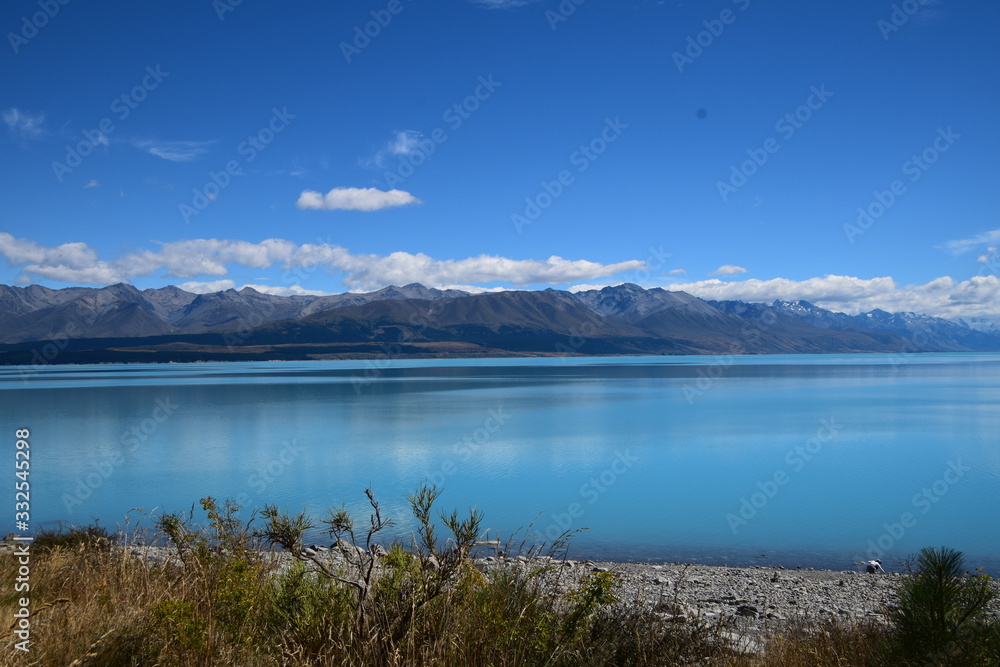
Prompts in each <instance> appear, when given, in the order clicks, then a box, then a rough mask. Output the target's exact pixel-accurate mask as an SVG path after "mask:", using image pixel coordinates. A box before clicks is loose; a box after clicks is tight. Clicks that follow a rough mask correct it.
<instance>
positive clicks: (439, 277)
mask: <svg viewBox="0 0 1000 667" xmlns="http://www.w3.org/2000/svg"><path fill="white" fill-rule="evenodd" d="M159 245H160V247H159V249H158V250H155V251H154V250H142V251H139V252H133V253H129V254H126V255H123V256H120V257H118V258H116V259H113V260H110V261H103V260H99V259H98V257H97V253H96V252H95V251H94V250H93V249H91V248H89V247H88V246H87V245H86V244H84V243H67V244H64V245H61V246H57V247H55V248H46V247H43V246H40V245H38V244H36V243H34V242H33V241H29V240H26V239H15V238H14V237H13V236H11V235H10V234H6V233H3V232H0V255H2V256H4V257H6V259H7V261H8V263H9V264H11V266H16V267H20V268H21V271H22V272H23V274H24V275H28V276H37V277H44V278H50V279H53V280H61V281H65V282H86V283H91V284H109V283H115V282H120V281H123V280H124V281H128V280H131V279H132V278H133V277H136V276H148V275H152V274H154V273H157V272H164V273H165V275H166V276H170V277H174V278H191V279H197V278H200V277H206V276H208V277H217V278H219V279H220V280H223V279H226V278H225V277H226V276H228V275H229V266H230V265H239V266H244V267H249V268H254V269H265V268H269V267H272V266H279V267H281V268H283V269H285V270H289V271H290V273H291V274H292V275H294V274H295V271H291V270H293V269H296V268H302V269H306V268H309V267H323V268H325V269H326V270H327V271H328V272H330V273H338V274H342V275H343V278H342V280H343V283H344V285H345V286H346V287H347V288H348V289H352V290H355V289H359V290H372V289H379V288H381V287H385V286H386V285H390V284H395V285H405V284H408V283H413V282H419V283H423V284H424V285H427V286H429V287H448V286H464V287H460V288H459V289H468V286H470V285H482V284H486V283H496V282H504V283H509V284H512V285H515V286H526V285H532V284H544V285H561V284H565V283H570V282H576V281H580V280H588V279H594V278H603V277H606V276H611V275H614V274H616V273H621V272H624V271H632V270H639V269H643V268H645V264H644V262H642V261H639V260H629V261H625V262H617V263H614V264H601V263H598V262H590V261H587V260H566V259H563V258H561V257H556V256H552V257H549V258H548V259H546V260H536V259H509V258H506V257H496V256H491V255H480V256H478V257H469V258H466V259H460V260H453V259H444V260H441V259H434V258H432V257H429V256H428V255H425V254H423V253H417V254H411V253H407V252H394V253H391V254H389V255H372V254H369V255H354V254H351V252H350V251H349V250H347V249H346V248H343V247H340V246H335V245H331V244H329V243H316V244H309V243H307V244H303V245H297V244H295V243H293V242H292V241H286V240H283V239H267V240H264V241H261V242H260V243H250V242H248V241H236V240H226V239H190V240H184V241H173V242H170V243H161V244H159ZM217 282H218V281H216V282H213V283H210V284H213V285H214V284H216V283H217ZM185 284H189V285H192V286H193V287H197V285H198V284H201V283H196V282H192V283H185ZM185 289H186V288H185ZM255 289H256V287H255ZM288 289H291V290H294V289H295V288H294V287H289V288H288ZM483 289H485V288H483ZM301 293H306V292H301Z"/></svg>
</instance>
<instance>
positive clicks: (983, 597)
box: [891, 547, 1000, 665]
mask: <svg viewBox="0 0 1000 667" xmlns="http://www.w3.org/2000/svg"><path fill="white" fill-rule="evenodd" d="M898 596H899V606H898V607H897V608H896V609H895V610H894V611H893V612H892V615H891V618H892V621H893V623H894V626H895V632H894V633H893V641H892V653H893V655H894V656H895V658H896V659H898V660H900V661H905V662H904V663H903V664H920V665H923V664H927V663H928V661H930V664H954V665H960V664H961V665H974V664H997V663H996V662H993V663H988V662H978V658H977V656H978V655H979V654H981V653H983V650H984V647H983V646H982V645H981V644H982V642H977V641H975V638H976V637H977V636H978V637H982V636H986V635H989V634H990V629H989V624H988V621H987V620H986V611H987V609H988V607H989V604H990V602H991V601H992V600H993V597H994V596H995V592H994V591H993V589H992V587H991V579H990V577H989V576H988V575H985V574H982V573H980V574H974V575H973V574H969V573H967V572H966V569H965V559H964V557H963V555H962V553H961V552H959V551H955V550H954V549H947V548H945V547H941V548H939V549H934V548H931V547H927V548H925V549H922V550H921V551H920V554H919V555H918V556H917V565H916V572H915V573H914V574H913V575H911V577H910V578H908V579H907V580H906V581H904V582H903V583H902V584H901V585H900V587H899V590H898ZM992 625H993V626H994V627H993V634H995V626H996V623H995V622H994V623H993V624H992ZM994 657H995V658H1000V656H994Z"/></svg>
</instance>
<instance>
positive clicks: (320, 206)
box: [295, 188, 423, 211]
mask: <svg viewBox="0 0 1000 667" xmlns="http://www.w3.org/2000/svg"><path fill="white" fill-rule="evenodd" d="M421 203H423V202H421V201H420V200H419V199H417V198H416V197H414V196H413V195H411V194H410V193H409V192H405V191H404V190H389V191H387V192H386V191H383V190H379V189H377V188H334V189H333V190H330V191H329V192H327V193H326V194H325V195H323V194H322V193H319V192H316V191H315V190H303V191H302V194H300V195H299V200H298V201H297V202H295V205H296V206H297V207H299V208H300V209H303V210H306V209H315V210H326V211H335V210H342V211H378V210H380V209H383V208H392V207H394V206H407V205H409V204H421Z"/></svg>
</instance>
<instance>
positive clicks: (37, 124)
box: [0, 108, 46, 144]
mask: <svg viewBox="0 0 1000 667" xmlns="http://www.w3.org/2000/svg"><path fill="white" fill-rule="evenodd" d="M0 117H2V118H3V122H4V123H5V124H6V125H7V129H8V130H10V136H11V137H13V138H14V140H15V141H17V142H18V143H20V144H25V143H27V142H29V141H34V140H35V139H41V138H42V137H44V136H45V135H46V130H45V114H43V113H38V114H32V113H29V112H27V111H22V110H21V109H17V108H13V109H4V110H3V111H0Z"/></svg>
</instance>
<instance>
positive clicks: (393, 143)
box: [361, 130, 423, 169]
mask: <svg viewBox="0 0 1000 667" xmlns="http://www.w3.org/2000/svg"><path fill="white" fill-rule="evenodd" d="M422 136H423V134H421V133H420V132H417V131H416V130H397V131H396V132H393V135H392V139H390V140H389V141H388V142H386V144H385V145H384V146H382V148H380V149H379V150H378V151H376V153H375V154H374V155H371V156H369V157H366V158H363V159H362V160H361V165H362V166H363V167H368V168H372V167H377V168H378V169H386V168H387V166H388V164H389V159H390V158H393V157H397V158H398V157H405V156H407V155H413V154H414V153H415V152H417V150H418V148H419V143H418V142H419V141H420V138H421V137H422Z"/></svg>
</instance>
